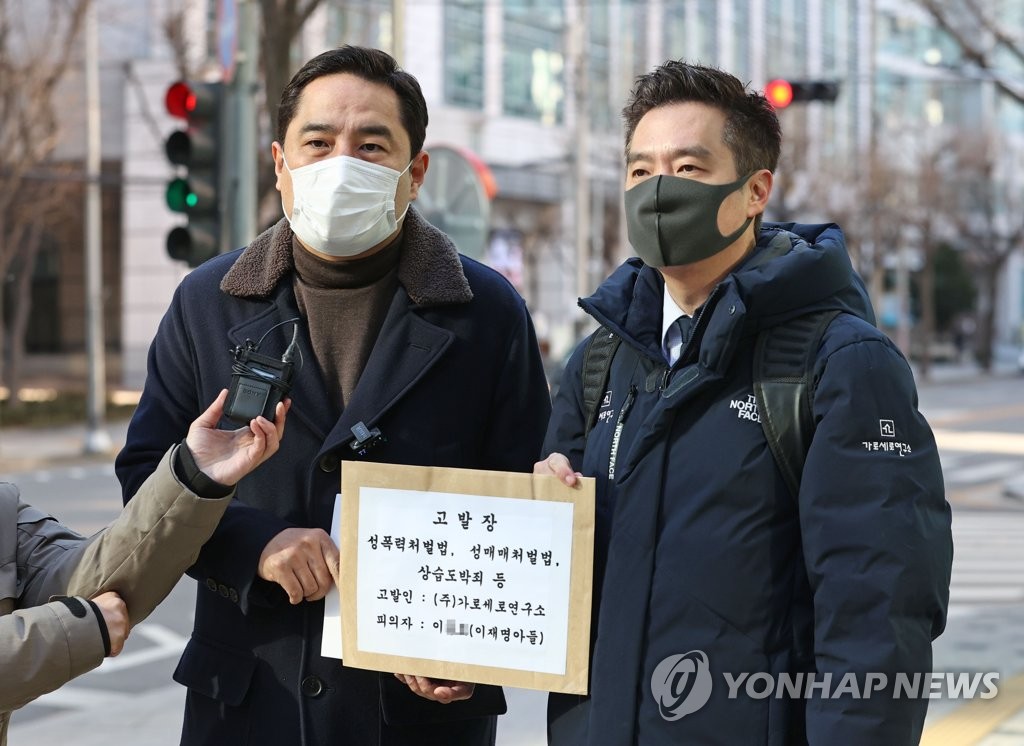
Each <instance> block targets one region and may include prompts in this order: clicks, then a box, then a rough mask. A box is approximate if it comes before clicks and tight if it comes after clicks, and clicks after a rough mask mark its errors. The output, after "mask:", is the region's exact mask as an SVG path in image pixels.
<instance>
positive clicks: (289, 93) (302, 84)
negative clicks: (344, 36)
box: [277, 44, 427, 156]
mask: <svg viewBox="0 0 1024 746" xmlns="http://www.w3.org/2000/svg"><path fill="white" fill-rule="evenodd" d="M339 73H350V74H352V75H355V76H357V77H360V78H362V79H363V80H368V81H370V82H371V83H379V84H381V85H383V86H387V87H388V88H390V89H391V90H393V91H394V92H395V94H396V95H397V96H398V110H399V116H400V117H401V120H402V126H403V127H405V131H406V134H408V135H409V145H410V146H411V150H412V152H411V153H410V156H414V155H416V154H417V153H419V152H420V151H421V150H423V140H424V138H425V137H426V135H427V102H426V100H424V98H423V91H421V90H420V84H419V82H418V81H417V80H416V78H414V77H413V76H412V75H410V74H409V73H407V72H406V71H405V70H403V69H402V68H401V67H399V66H398V62H397V61H396V60H395V58H394V57H392V56H391V55H390V54H388V53H387V52H382V51H381V50H379V49H371V48H369V47H353V46H351V45H348V44H346V45H345V46H342V47H338V48H337V49H330V50H328V51H326V52H323V53H322V54H318V55H317V56H316V57H314V58H313V59H311V60H310V61H309V62H307V63H306V64H305V65H303V66H302V68H301V69H300V70H299V71H298V72H297V73H295V75H293V76H292V79H291V80H290V81H288V85H286V86H285V87H284V91H282V92H281V105H280V106H279V107H278V110H277V141H278V142H279V143H281V145H282V147H283V146H284V138H285V135H286V134H287V132H288V125H289V124H291V122H292V119H294V118H295V111H296V109H298V107H299V98H300V97H301V96H302V91H303V90H305V88H306V86H307V85H309V84H310V83H311V82H312V81H314V80H316V79H317V78H322V77H323V76H325V75H337V74H339Z"/></svg>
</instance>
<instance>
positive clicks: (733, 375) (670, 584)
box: [544, 224, 952, 746]
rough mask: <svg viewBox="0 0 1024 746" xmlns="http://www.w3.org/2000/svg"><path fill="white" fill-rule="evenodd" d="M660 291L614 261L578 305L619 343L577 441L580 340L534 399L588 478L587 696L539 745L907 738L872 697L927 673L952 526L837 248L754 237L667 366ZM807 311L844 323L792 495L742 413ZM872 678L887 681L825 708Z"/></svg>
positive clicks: (908, 724)
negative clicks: (780, 327) (591, 539)
mask: <svg viewBox="0 0 1024 746" xmlns="http://www.w3.org/2000/svg"><path fill="white" fill-rule="evenodd" d="M663 287H664V283H663V281H662V279H661V276H660V275H659V274H658V272H656V271H655V270H653V269H652V268H650V267H646V266H644V265H643V263H642V262H640V261H639V260H630V261H629V262H627V263H626V264H625V265H623V266H622V267H620V268H619V270H617V271H616V272H615V273H614V274H613V275H612V276H611V277H610V278H609V279H608V280H607V281H606V282H605V283H604V284H603V285H602V286H601V287H600V288H599V289H598V291H597V293H595V295H593V296H592V297H590V298H587V299H584V300H583V301H582V302H581V305H582V306H583V308H584V310H586V311H587V312H588V313H590V314H591V315H592V316H594V317H595V318H596V319H597V320H599V321H601V322H602V323H603V324H604V325H606V326H608V327H610V328H611V329H613V330H614V331H616V332H617V333H618V334H619V335H620V336H621V337H622V348H621V349H620V352H619V353H618V354H617V355H616V357H615V358H614V361H613V364H612V368H611V375H610V378H609V383H608V387H607V391H606V392H605V394H604V397H603V401H602V402H601V403H600V408H599V410H598V412H599V416H598V419H597V424H596V425H595V426H594V429H593V430H592V431H591V432H590V434H589V437H586V438H585V437H584V435H583V433H584V429H583V417H582V412H583V407H582V403H581V400H582V399H581V393H582V383H581V375H582V367H583V362H582V357H583V349H584V348H583V346H581V347H580V348H579V349H577V351H576V353H575V354H574V356H573V358H572V359H571V360H570V363H569V365H568V367H567V369H566V372H565V374H564V377H563V380H562V384H561V387H560V388H559V392H558V395H557V396H556V399H555V407H554V412H553V413H552V418H551V425H550V427H549V430H548V435H547V439H546V441H545V445H544V453H545V455H546V454H549V453H551V452H561V453H564V454H565V455H567V456H568V457H569V459H570V461H571V462H572V464H573V466H574V468H575V469H577V470H579V471H581V472H582V473H583V474H584V475H587V476H595V477H596V478H597V486H598V496H597V500H598V502H597V511H596V521H597V530H596V534H597V540H596V545H597V546H596V550H595V555H596V556H595V563H594V564H595V589H596V590H595V597H596V603H595V612H596V617H595V619H594V621H593V623H592V626H591V628H592V629H593V630H594V641H593V654H592V664H591V671H590V674H591V679H590V696H589V697H574V696H569V695H552V696H551V699H550V703H549V732H550V735H551V743H552V744H553V746H633V744H642V745H643V746H661V745H662V744H664V745H666V746H668V745H669V744H701V746H714V745H716V744H721V745H722V746H736V745H737V744H743V746H756V745H757V744H765V745H766V746H768V745H770V746H783V745H784V744H785V745H789V744H804V743H813V744H826V743H827V744H830V745H837V744H847V745H849V746H864V745H865V744H886V746H899V745H900V744H906V745H907V746H909V745H910V744H916V743H917V742H918V740H919V738H920V735H921V728H922V724H923V721H924V715H925V710H926V707H927V700H926V699H920V698H918V699H912V698H909V697H896V698H894V697H893V684H894V681H895V677H896V675H897V674H899V673H903V674H904V675H909V676H911V677H912V676H913V675H914V674H915V673H919V672H923V671H928V670H929V669H930V667H931V661H932V656H931V643H932V640H933V639H934V638H935V637H936V636H937V635H938V634H939V633H940V632H941V630H942V628H943V625H944V623H945V612H946V606H947V602H948V596H949V577H950V564H951V561H952V541H951V535H950V510H949V506H948V504H947V503H946V501H945V498H944V491H943V484H942V472H941V468H940V465H939V458H938V453H937V451H936V447H935V441H934V438H933V437H932V433H931V431H930V429H929V427H928V425H927V423H926V422H925V420H924V418H923V417H922V416H921V414H920V412H918V410H917V392H916V390H915V387H914V380H913V376H912V374H911V371H910V368H909V367H908V365H907V362H906V360H904V358H903V356H902V355H901V354H900V352H899V351H898V350H897V349H896V347H895V346H894V345H893V344H892V343H891V342H890V341H889V340H888V339H887V338H886V337H885V335H884V334H882V333H881V332H879V331H878V330H877V329H875V328H874V327H873V326H872V325H871V324H870V323H868V319H871V318H872V314H871V311H870V307H869V305H868V304H867V302H866V295H865V294H864V292H863V286H862V284H861V283H860V281H859V278H857V277H856V275H855V274H854V273H853V270H852V267H851V266H850V261H849V258H848V256H847V254H846V249H845V246H844V244H843V239H842V234H841V232H840V231H839V229H838V228H837V227H836V226H797V225H792V224H787V225H785V226H779V225H769V224H766V225H765V226H763V228H762V230H761V233H760V236H759V240H758V242H757V246H756V248H755V250H754V251H753V253H752V254H751V255H750V256H749V257H748V258H747V259H746V260H745V261H744V262H743V263H741V265H740V266H738V267H737V268H736V269H734V270H733V271H732V272H731V273H730V274H729V275H728V276H727V277H725V278H724V279H723V280H722V281H721V282H720V283H719V284H718V285H717V287H716V288H715V289H714V290H713V291H712V293H711V295H710V297H709V299H708V300H707V302H706V303H705V304H704V306H703V307H702V308H701V309H700V310H699V311H698V312H697V314H696V316H695V320H694V330H693V334H692V336H691V338H690V341H689V342H688V344H686V345H685V346H684V349H683V353H682V356H681V358H680V360H679V362H678V363H676V365H674V366H673V367H672V368H671V369H669V368H668V367H667V365H666V363H665V360H664V358H663V356H662V353H661V329H662V326H661V321H662V319H661V316H662V292H663ZM818 309H836V310H840V311H843V313H841V314H840V315H839V316H838V317H836V319H835V320H834V321H833V322H832V323H831V325H830V326H829V328H828V330H827V331H826V333H825V336H824V338H823V340H822V343H821V347H820V349H819V350H817V353H816V356H815V364H814V371H815V378H814V380H815V384H816V388H815V391H814V395H813V404H812V410H813V414H814V420H815V423H816V430H815V433H814V436H813V439H812V442H811V445H810V450H809V453H808V454H807V461H806V465H805V468H804V471H803V479H802V482H801V486H800V492H799V496H797V497H794V496H793V495H791V494H790V492H789V490H788V489H787V487H786V484H785V483H784V481H783V479H782V477H781V474H780V472H779V469H778V467H777V466H776V464H775V461H774V459H773V458H772V454H771V452H770V450H769V448H768V444H767V442H766V440H765V436H764V432H763V430H762V428H761V425H760V422H759V419H758V415H757V410H756V404H755V403H754V395H753V385H752V384H753V373H752V365H753V350H754V343H755V340H756V338H757V333H758V331H759V330H761V329H762V328H765V327H768V326H771V325H773V324H777V323H780V322H782V321H784V320H786V319H788V318H791V317H794V316H798V315H802V314H804V313H807V312H810V311H814V310H818ZM627 346H628V347H629V348H631V351H633V352H634V353H635V354H632V355H626V354H623V353H622V349H625V348H627ZM676 656H686V658H685V659H684V658H677V657H676ZM663 661H669V662H668V663H666V664H665V666H662V662H663ZM870 674H875V675H876V677H877V676H878V675H882V676H885V677H886V680H887V682H888V687H887V688H885V689H882V690H880V691H873V692H872V693H871V695H872V696H870V697H857V696H854V692H853V691H851V690H850V689H847V691H846V693H845V695H843V694H838V696H831V695H833V694H837V693H838V692H839V689H840V684H841V683H842V680H843V677H844V676H847V675H852V676H853V677H855V678H853V679H850V681H851V683H852V682H853V681H856V682H857V686H858V689H857V693H861V692H862V691H863V687H864V686H865V685H866V684H867V676H868V675H870ZM812 675H813V676H814V677H816V680H817V682H819V684H820V682H822V681H824V680H826V678H827V677H831V681H832V684H831V687H830V689H829V690H828V691H829V695H830V696H823V689H822V687H821V686H820V685H819V686H818V687H817V688H813V689H808V687H807V682H808V680H809V679H808V677H810V676H812ZM730 677H731V678H730ZM748 679H753V680H754V681H755V682H756V683H755V685H754V686H753V687H751V688H748V687H747V685H746V682H747V680H748ZM737 681H740V682H741V683H740V684H739V685H735V684H736V682H737ZM878 681H881V679H879V678H874V679H872V682H878ZM730 682H732V684H733V685H730ZM787 682H788V684H789V686H790V689H785V688H784V687H783V685H784V684H786V683H787ZM797 682H800V683H799V684H798V683H797ZM769 683H770V684H771V685H772V688H771V689H769ZM790 691H799V692H800V694H799V695H797V696H789V694H788V692H790ZM766 693H767V696H765V695H766ZM807 694H809V695H810V696H805V695H807Z"/></svg>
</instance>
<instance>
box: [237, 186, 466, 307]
mask: <svg viewBox="0 0 1024 746" xmlns="http://www.w3.org/2000/svg"><path fill="white" fill-rule="evenodd" d="M403 230H404V232H405V236H404V241H405V245H404V246H403V247H402V256H401V258H400V259H399V260H398V281H399V282H400V283H401V284H402V287H404V288H405V291H406V292H407V293H408V294H409V298H410V299H412V302H413V303H415V304H416V305H418V306H440V305H449V304H452V303H468V302H469V301H471V300H472V299H473V291H472V290H470V288H469V281H468V280H467V279H466V275H465V273H463V271H462V263H461V262H460V261H459V254H458V252H457V251H456V249H455V244H453V243H452V242H451V239H449V238H448V236H446V235H445V234H444V233H442V232H441V231H439V230H438V229H437V228H435V227H434V226H432V225H431V224H430V223H428V222H427V221H426V220H425V219H424V218H423V216H422V215H420V214H419V213H418V212H417V211H416V210H415V208H413V207H412V206H411V205H410V207H409V212H408V213H407V214H406V216H405V225H404V227H403ZM294 271H295V264H294V262H293V260H292V229H291V226H290V225H288V220H287V219H285V218H281V220H280V221H278V222H277V224H276V225H273V226H271V227H270V228H268V229H267V230H265V231H264V232H263V233H261V234H260V235H258V236H257V237H256V238H255V239H254V240H253V242H252V243H251V244H249V246H248V247H247V248H246V249H245V251H243V252H242V253H241V255H239V257H238V259H237V260H236V261H235V263H234V264H233V265H231V269H229V270H228V271H227V274H225V275H224V278H223V279H222V280H221V281H220V289H221V290H223V291H224V292H225V293H227V294H228V295H234V296H237V297H239V298H266V297H267V296H269V295H270V294H271V292H273V290H274V288H275V287H276V286H277V284H278V283H279V282H280V281H281V280H282V279H283V278H284V277H286V276H290V275H291V274H292V273H293V272H294Z"/></svg>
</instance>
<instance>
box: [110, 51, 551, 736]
mask: <svg viewBox="0 0 1024 746" xmlns="http://www.w3.org/2000/svg"><path fill="white" fill-rule="evenodd" d="M426 125H427V109H426V103H425V101H424V99H423V95H422V93H421V92H420V88H419V85H418V83H417V82H416V80H415V78H413V77H412V76H411V75H409V74H408V73H407V72H405V71H403V70H401V69H400V68H398V66H397V64H396V63H395V61H394V59H392V58H391V57H390V56H388V55H387V54H385V53H383V52H380V51H378V50H373V49H363V48H357V47H342V48H340V49H335V50H331V51H329V52H325V53H324V54H321V55H319V56H318V57H316V58H314V59H312V60H310V61H309V62H308V63H306V65H304V66H303V68H302V69H301V70H299V72H298V73H296V74H295V76H294V77H293V78H292V80H291V82H290V83H289V84H288V86H287V87H286V88H285V90H284V92H283V94H282V97H281V104H280V108H279V114H278V129H277V141H276V142H274V143H273V145H272V152H273V156H274V163H275V173H276V175H277V188H278V190H279V191H280V192H281V202H282V207H283V211H284V215H285V218H284V219H282V220H281V221H280V222H279V223H277V224H276V225H275V226H273V227H272V228H270V229H269V230H267V231H266V232H265V233H263V234H262V235H260V236H259V237H257V238H256V240H255V241H253V243H252V244H250V245H249V246H248V247H247V248H245V249H244V250H240V251H236V252H234V253H231V254H227V255H223V256H219V257H216V258H215V259H213V260H211V261H210V262H207V263H206V264H205V265H203V266H202V267H200V268H198V269H196V270H195V271H194V272H192V273H191V274H190V275H189V276H188V277H187V278H186V279H185V280H184V281H183V282H182V284H181V285H180V286H179V288H178V290H177V292H176V293H175V296H174V299H173V301H172V304H171V308H170V309H169V311H168V312H167V314H166V316H165V318H164V319H163V321H162V322H161V326H160V330H159V331H158V333H157V336H156V338H155V339H154V342H153V345H152V348H151V350H150V358H149V374H148V377H147V381H146V387H145V390H144V392H143V396H142V400H141V401H140V404H139V408H138V410H137V412H136V414H135V417H134V419H133V422H132V425H131V427H130V428H129V432H128V440H127V444H126V446H125V448H124V450H123V451H122V452H121V454H120V455H119V457H118V461H117V473H118V477H119V478H120V480H121V483H122V487H123V489H124V494H125V496H126V497H127V496H129V495H131V494H132V493H133V492H134V491H135V488H136V487H137V485H138V484H139V483H140V482H141V481H142V480H143V479H145V477H146V476H147V475H148V474H149V473H150V472H151V471H152V470H153V469H154V468H155V466H156V464H157V460H158V457H159V455H161V454H162V453H163V451H164V450H165V449H166V446H167V444H169V443H172V442H175V441H176V440H180V438H181V434H180V433H181V432H182V431H183V428H185V427H186V426H187V423H188V422H189V421H190V420H191V419H193V418H194V414H192V413H193V411H194V409H195V408H196V406H197V402H199V401H203V400H205V399H206V398H208V395H207V392H208V391H212V390H214V389H219V388H220V387H222V386H224V385H226V384H227V382H228V381H229V379H230V378H231V375H232V370H233V362H234V361H233V360H232V355H231V354H230V353H229V352H228V350H229V349H230V348H237V347H238V346H241V347H243V348H244V347H245V346H246V341H247V340H260V341H259V349H258V353H259V354H260V355H264V356H267V357H270V358H280V357H282V356H284V355H285V351H286V350H288V349H289V340H290V339H291V338H292V328H293V326H294V325H293V324H290V323H287V322H289V321H292V320H295V319H298V320H299V321H298V334H297V335H296V343H295V347H294V350H293V351H294V355H293V360H294V363H295V368H296V372H295V374H294V378H293V380H292V381H291V393H290V398H291V400H292V408H291V411H290V414H289V418H290V420H291V421H290V424H289V430H290V432H289V438H288V441H287V442H286V443H285V444H284V445H283V446H282V449H281V452H280V453H279V455H278V457H277V458H276V459H274V460H273V461H272V462H268V464H267V465H265V466H264V467H263V468H262V469H261V470H260V471H259V472H258V473H257V474H255V475H253V476H252V477H249V478H248V479H246V480H243V481H242V482H241V483H240V484H239V485H238V491H237V498H238V499H237V500H236V501H235V503H234V504H233V505H232V507H231V508H229V509H228V511H227V514H226V515H225V518H224V520H223V521H222V522H221V525H220V527H219V528H218V530H217V532H216V533H215V534H214V536H213V538H212V539H211V540H210V541H209V542H208V544H207V545H206V548H205V549H204V550H203V552H202V553H201V554H200V557H199V560H198V562H197V563H196V565H195V566H194V567H193V568H192V570H191V574H193V575H194V576H195V577H196V578H198V579H199V581H200V590H199V594H198V598H197V602H196V622H195V630H194V632H193V636H192V639H191V641H190V642H189V645H188V647H187V648H186V650H185V653H184V654H183V656H182V659H181V661H180V662H179V664H178V668H177V670H176V671H175V675H174V678H175V680H177V681H178V682H179V683H182V684H184V685H185V686H186V687H188V696H187V701H186V712H185V723H184V729H183V733H182V739H181V742H182V743H183V744H209V743H216V744H227V745H229V746H230V745H231V744H263V743H267V744H271V743H272V744H275V746H288V745H289V744H327V743H329V744H332V746H344V745H346V744H353V745H360V746H361V745H362V744H370V743H374V744H377V743H381V744H416V745H417V746H424V745H429V744H472V745H475V744H492V743H493V742H494V736H495V716H496V715H497V714H500V713H501V712H503V711H504V699H503V697H502V694H501V691H500V689H496V688H494V687H483V686H478V687H474V686H473V685H472V684H469V683H463V682H440V681H433V680H429V679H418V678H413V677H409V678H408V679H407V678H406V677H404V676H403V677H397V676H395V675H393V674H392V673H380V674H378V673H374V672H368V671H361V670H358V669H350V668H346V667H345V666H344V665H343V664H342V663H340V662H339V661H337V660H334V659H329V658H324V657H321V655H320V647H321V639H320V637H321V635H320V631H321V627H322V623H323V598H324V596H325V594H326V593H327V591H328V590H329V588H330V587H331V585H332V578H331V574H330V567H331V565H332V563H333V562H335V561H336V558H337V548H336V547H335V546H334V544H333V542H332V541H331V539H330V536H329V535H328V530H329V528H330V521H331V516H332V508H333V504H334V499H335V495H336V493H337V492H338V488H339V481H340V471H339V468H340V467H339V462H340V461H342V460H346V459H350V460H351V459H364V460H369V461H380V462H390V463H404V464H416V465H432V466H449V467H463V468H476V469H501V470H514V471H530V470H531V468H532V465H533V462H534V461H535V460H536V458H537V455H538V453H539V451H540V444H541V440H542V438H543V434H544V428H545V426H546V422H547V417H548V413H549V412H550V403H549V400H548V392H547V386H546V383H545V379H544V375H543V369H542V365H541V358H540V353H539V350H538V347H537V342H536V338H535V335H534V331H533V325H532V323H531V321H530V317H529V314H528V313H527V310H526V307H525V304H524V302H523V300H522V298H520V297H519V295H518V294H517V293H516V292H515V290H514V289H513V288H512V287H511V286H510V285H509V284H508V283H507V282H506V281H505V280H504V278H502V277H501V276H500V275H498V274H497V273H496V272H494V271H493V270H490V269H489V268H487V267H484V266H483V265H481V264H479V263H477V262H475V261H473V260H471V259H468V258H466V257H463V256H460V255H459V254H458V253H457V251H456V249H455V247H454V245H453V244H452V243H451V241H450V240H449V239H448V238H447V237H446V236H445V235H444V234H443V233H441V232H440V231H438V230H437V229H436V228H434V227H433V226H431V225H430V224H429V223H427V222H426V221H425V220H424V219H423V218H422V217H421V216H420V215H419V214H418V213H417V212H416V210H415V208H414V207H412V206H411V202H412V201H413V200H415V198H416V196H417V193H418V191H419V188H420V185H421V184H422V183H423V177H424V174H425V173H426V170H427V166H428V163H429V156H428V154H427V153H426V152H425V151H423V141H424V137H425V132H426ZM289 357H292V355H291V353H289ZM234 370H235V371H237V370H239V368H238V367H235V368H234ZM342 572H344V568H343V569H342ZM398 673H401V672H398Z"/></svg>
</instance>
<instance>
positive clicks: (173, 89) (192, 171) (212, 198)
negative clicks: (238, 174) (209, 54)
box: [164, 80, 224, 267]
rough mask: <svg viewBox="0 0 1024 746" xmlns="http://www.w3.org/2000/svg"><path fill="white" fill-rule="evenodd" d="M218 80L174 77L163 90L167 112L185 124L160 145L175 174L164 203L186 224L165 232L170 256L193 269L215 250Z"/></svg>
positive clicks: (218, 207) (217, 238) (220, 87)
mask: <svg viewBox="0 0 1024 746" xmlns="http://www.w3.org/2000/svg"><path fill="white" fill-rule="evenodd" d="M223 98H224V97H223V84H222V83H193V82H189V81H183V80H179V81H177V82H175V83H172V84H171V86H170V87H169V88H168V89H167V96H166V97H165V100H164V103H165V104H166V107H167V113H168V114H170V115H171V116H173V117H177V118H179V119H184V120H185V121H186V122H187V125H188V126H187V127H186V128H185V129H180V130H177V131H176V132H172V133H171V135H170V136H169V137H168V138H167V141H166V142H165V143H164V151H165V152H166V154H167V160H169V161H170V162H171V163H173V164H174V165H175V166H176V167H177V170H178V172H179V173H178V175H177V176H176V177H175V178H173V179H171V180H170V181H169V182H168V183H167V193H166V202H167V207H168V209H170V210H171V211H173V212H177V213H181V214H184V215H186V216H187V217H188V223H187V224H186V225H181V226H178V227H176V228H173V229H172V230H171V232H170V233H168V234H167V253H168V254H169V255H170V256H171V258H172V259H176V260H179V261H183V262H187V263H188V265H189V266H190V267H197V266H199V265H200V264H202V263H203V262H205V261H206V260H207V259H209V258H211V257H213V256H215V255H216V254H217V253H218V252H219V250H220V243H221V242H220V236H221V221H220V213H221V204H220V202H221V197H220V176H221V174H220V166H221V164H220V161H221V158H220V154H221V151H222V148H221V138H220V128H221V111H222V102H223Z"/></svg>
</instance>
